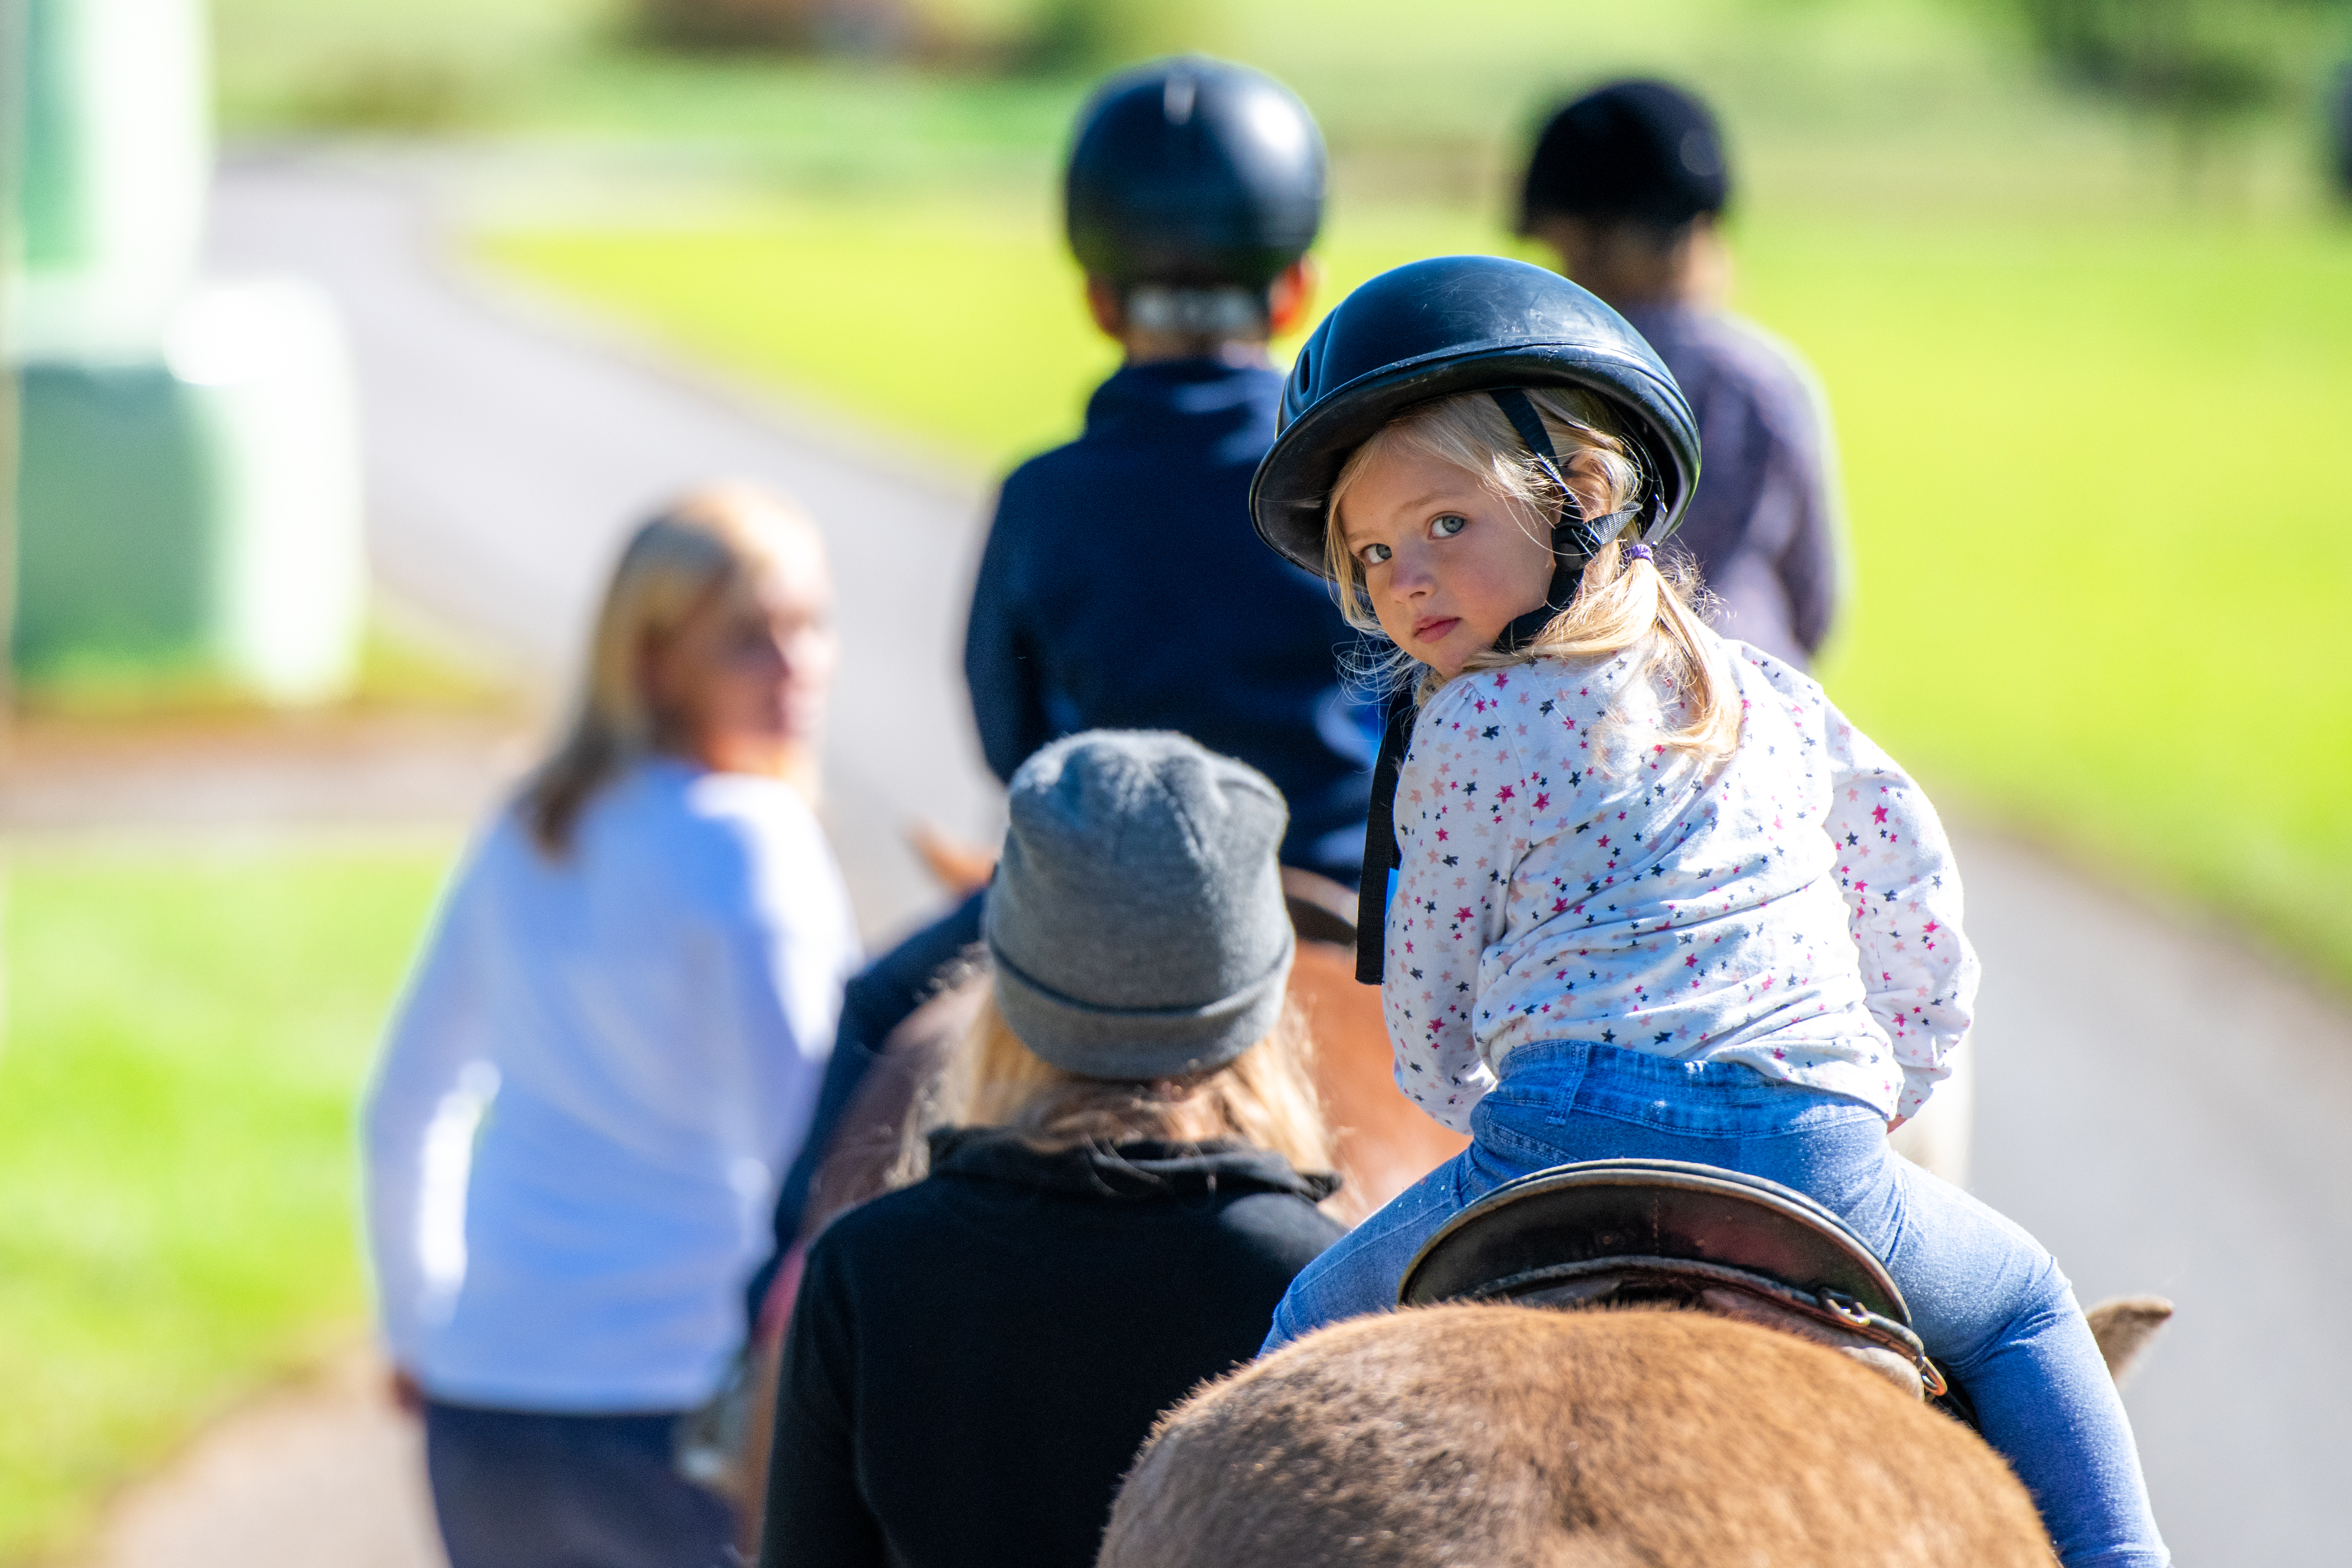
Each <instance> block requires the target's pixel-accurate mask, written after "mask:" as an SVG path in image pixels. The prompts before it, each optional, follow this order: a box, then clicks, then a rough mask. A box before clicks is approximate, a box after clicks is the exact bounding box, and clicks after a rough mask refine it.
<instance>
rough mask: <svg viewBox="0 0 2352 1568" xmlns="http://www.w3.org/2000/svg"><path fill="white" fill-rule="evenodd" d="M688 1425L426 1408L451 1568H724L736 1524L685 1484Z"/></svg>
mask: <svg viewBox="0 0 2352 1568" xmlns="http://www.w3.org/2000/svg"><path fill="white" fill-rule="evenodd" d="M678 1420H679V1417H678V1416H677V1415H543V1414H541V1413H540V1412H537V1411H530V1410H480V1409H476V1408H473V1407H471V1406H468V1405H444V1404H441V1403H440V1402H439V1401H437V1400H432V1401H427V1402H426V1404H425V1474H426V1476H427V1477H428V1478H429V1479H431V1481H432V1483H433V1511H434V1513H435V1515H436V1518H437V1520H438V1521H439V1523H440V1526H441V1541H442V1544H443V1545H444V1546H445V1547H446V1548H447V1550H448V1553H449V1563H450V1568H724V1565H725V1564H729V1563H737V1562H740V1558H739V1557H737V1555H736V1553H735V1514H734V1510H732V1509H730V1508H729V1507H728V1506H727V1504H726V1503H725V1502H723V1501H721V1500H719V1498H718V1497H717V1496H716V1495H714V1494H713V1493H710V1492H708V1491H705V1490H704V1489H702V1488H700V1487H698V1486H696V1485H695V1484H694V1483H693V1482H691V1481H689V1480H688V1479H686V1478H685V1477H684V1476H681V1475H679V1474H678V1473H677V1467H676V1466H675V1465H674V1464H673V1463H672V1461H671V1442H672V1436H673V1434H674V1433H675V1432H676V1431H677V1423H678Z"/></svg>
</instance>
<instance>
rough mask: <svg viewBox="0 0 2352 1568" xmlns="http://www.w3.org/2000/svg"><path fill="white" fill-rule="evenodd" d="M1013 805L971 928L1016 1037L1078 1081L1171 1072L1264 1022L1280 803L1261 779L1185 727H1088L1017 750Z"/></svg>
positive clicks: (1281, 941)
mask: <svg viewBox="0 0 2352 1568" xmlns="http://www.w3.org/2000/svg"><path fill="white" fill-rule="evenodd" d="M1010 805H1011V811H1012V819H1013V820H1012V826H1010V827H1009V828H1007V829H1006V831H1005V835H1004V855H1003V858H1002V859H1001V860H1000V861H998V863H997V868H996V880H995V881H994V882H992V884H990V886H989V889H988V909H987V915H986V918H985V922H984V926H983V929H984V931H985V932H986V935H987V938H988V951H989V955H990V957H992V959H993V960H994V961H995V967H996V1005H997V1006H998V1007H999V1008H1000V1009H1002V1010H1003V1014H1004V1021H1005V1022H1006V1023H1007V1024H1008V1025H1010V1026H1012V1028H1013V1033H1014V1034H1015V1035H1017V1036H1019V1037H1020V1038H1021V1042H1022V1043H1023V1044H1024V1045H1025V1046H1027V1047H1029V1048H1030V1049H1031V1050H1033V1051H1034V1052H1036V1053H1037V1055H1039V1056H1041V1057H1043V1058H1045V1060H1047V1061H1048V1062H1051V1063H1052V1064H1053V1065H1054V1066H1055V1067H1057V1068H1062V1069H1063V1070H1064V1071H1065V1072H1073V1073H1076V1074H1077V1075H1078V1076H1080V1077H1081V1078H1094V1079H1154V1078H1171V1077H1176V1076H1178V1075H1181V1074H1185V1073H1192V1072H1201V1071H1205V1070H1206V1069H1208V1068H1214V1067H1220V1066H1222V1065H1223V1064H1224V1063H1226V1062H1229V1061H1231V1060H1233V1059H1234V1058H1235V1057H1237V1056H1239V1055H1241V1054H1242V1053H1243V1052H1244V1051H1245V1050H1247V1049H1249V1047H1252V1046H1254V1045H1255V1044H1256V1043H1257V1042H1258V1041H1260V1040H1262V1039H1264V1038H1265V1037H1266V1035H1267V1034H1269V1033H1270V1032H1271V1031H1272V1030H1273V1028H1274V1021H1275V1019H1276V1016H1278V1015H1279V1014H1280V1013H1281V1011H1282V998H1283V984H1284V982H1285V981H1286V979H1288V977H1289V974H1290V957H1291V952H1292V947H1293V939H1292V937H1291V929H1290V919H1289V915H1288V913H1287V911H1286V909H1285V906H1284V904H1283V900H1282V874H1281V871H1280V868H1278V867H1277V866H1276V862H1275V848H1276V846H1277V845H1279V844H1280V843H1281V842H1282V833H1283V827H1284V826H1285V824H1286V821H1287V819H1288V817H1289V811H1288V809H1287V808H1286V806H1285V805H1283V801H1282V793H1281V792H1280V791H1279V790H1277V789H1276V788H1275V787H1274V785H1273V784H1269V783H1268V782H1266V779H1265V775H1263V774H1261V773H1258V772H1257V771H1256V770H1255V769H1254V768H1250V767H1246V766H1244V764H1242V763H1237V762H1234V760H1233V759H1232V758H1230V757H1221V756H1218V755H1217V754H1216V753H1215V752H1211V751H1208V750H1206V749H1204V748H1203V747H1202V746H1201V745H1200V744H1198V743H1197V742H1192V741H1190V740H1187V739H1186V738H1185V737H1183V736H1181V735H1175V734H1167V733H1161V732H1158V731H1139V730H1095V731H1088V732H1087V733H1086V734H1083V735H1072V736H1070V737H1068V738H1067V739H1066V740H1062V741H1056V742H1055V743H1054V744H1052V745H1050V746H1047V747H1046V748H1045V750H1043V751H1041V752H1038V753H1037V754H1036V755H1034V756H1033V757H1031V758H1030V759H1029V760H1028V761H1027V762H1026V763H1023V764H1022V766H1021V771H1020V772H1019V773H1014V774H1013V788H1012V798H1011V801H1010Z"/></svg>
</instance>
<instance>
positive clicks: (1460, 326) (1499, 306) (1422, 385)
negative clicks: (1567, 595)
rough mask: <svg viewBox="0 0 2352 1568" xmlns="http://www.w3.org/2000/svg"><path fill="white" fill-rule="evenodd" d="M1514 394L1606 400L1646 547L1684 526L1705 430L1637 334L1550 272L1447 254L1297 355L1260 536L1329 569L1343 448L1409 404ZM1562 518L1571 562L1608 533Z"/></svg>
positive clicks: (1261, 476) (1262, 478)
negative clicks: (1625, 457) (1627, 451)
mask: <svg viewBox="0 0 2352 1568" xmlns="http://www.w3.org/2000/svg"><path fill="white" fill-rule="evenodd" d="M1515 387H1516V388H1530V387H1571V388H1574V389H1577V390H1579V391H1582V392H1587V393H1591V394H1592V395H1595V396H1598V397H1600V398H1601V399H1602V400H1603V401H1605V402H1606V403H1607V404H1608V405H1610V407H1611V408H1612V410H1614V411H1615V412H1616V414H1617V415H1618V416H1619V420H1620V422H1621V423H1622V426H1623V427H1624V430H1625V432H1626V434H1627V435H1628V436H1630V437H1632V439H1633V445H1634V446H1635V447H1637V448H1638V450H1639V455H1640V458H1641V468H1642V493H1641V495H1640V496H1639V497H1638V498H1637V499H1636V500H1635V502H1634V507H1635V510H1636V515H1638V516H1640V517H1641V518H1642V519H1643V530H1642V539H1643V542H1644V543H1653V544H1654V543H1655V542H1658V541H1659V540H1662V539H1664V538H1665V537H1666V535H1668V534H1670V533H1672V532H1673V531H1675V525H1676V524H1677V523H1679V522H1680V521H1682V514H1683V509H1684V507H1685V506H1686V505H1687V504H1688V503H1689V501H1690V496H1691V491H1692V489H1694V488H1695V487H1696V485H1697V483H1698V425H1697V423H1696V421H1695V420H1694V419H1693V418H1692V417H1691V411H1690V405H1689V404H1688V403H1686V402H1685V401H1684V399H1683V394H1682V389H1681V388H1680V387H1678V386H1676V385H1675V378H1674V375H1673V374H1672V373H1670V372H1669V371H1668V370H1667V369H1666V367H1665V364H1664V362H1663V361H1661V360H1660V359H1659V358H1658V356H1657V354H1656V353H1654V351H1653V350H1652V349H1651V347H1650V345H1649V344H1648V343H1647V342H1644V341H1643V337H1642V334H1641V333H1639V332H1637V331H1634V330H1633V327H1632V326H1631V325H1629V324H1628V323H1627V322H1626V321H1625V318H1624V317H1622V316H1620V315H1619V314H1618V313H1617V312H1616V311H1614V310H1611V309H1610V308H1609V307H1608V306H1606V305H1604V304H1602V303H1601V301H1600V300H1597V299H1595V298H1594V297H1593V296H1592V295H1591V294H1589V293H1587V292H1586V291H1585V290H1583V289H1580V288H1578V287H1577V286H1576V285H1575V284H1573V283H1571V282H1570V281H1569V280H1568V279H1565V278H1562V277H1561V276H1559V274H1558V273H1556V272H1548V271H1546V270H1545V269H1544V268H1540V267H1532V266H1529V265H1528V263H1526V262H1524V261H1512V260H1509V259H1507V258H1504V257H1499V256H1441V257H1438V258H1434V259H1432V260H1428V261H1416V262H1412V264H1410V265H1408V266H1404V267H1399V268H1394V269H1392V270H1391V271H1387V272H1383V273H1381V275H1380V276H1379V277H1377V278H1375V279H1372V280H1371V281H1370V282H1369V283H1366V284H1365V285H1363V286H1362V287H1361V288H1360V289H1357V290H1356V291H1355V292H1354V293H1352V294H1350V295H1349V296H1348V297H1347V298H1346V299H1345V300H1341V301H1339V307H1338V308H1337V309H1336V310H1333V311H1332V312H1331V313H1330V314H1329V315H1328V316H1326V317H1324V318H1323V323H1322V325H1320V326H1318V327H1317V328H1316V329H1315V331H1314V334H1313V335H1312V336H1310V337H1309V338H1308V339H1307V343H1306V346H1305V347H1303V348H1301V349H1300V350H1299V351H1298V361H1297V364H1295V365H1294V366H1293V367H1292V368H1291V373H1290V379H1289V381H1288V383H1287V384H1286V385H1285V386H1284V388H1283V393H1282V414H1281V426H1282V434H1281V435H1280V436H1279V437H1276V440H1275V443H1274V449H1273V450H1272V451H1270V452H1268V453H1266V455H1265V461H1264V462H1262V463H1260V464H1259V465H1258V468H1257V477H1256V478H1255V479H1254V480H1252V481H1251V484H1250V515H1251V518H1252V520H1253V521H1255V523H1256V525H1257V531H1258V537H1259V538H1261V539H1263V540H1265V542H1266V543H1268V544H1270V545H1272V546H1273V547H1274V549H1275V550H1276V552H1278V553H1280V554H1281V555H1283V556H1284V557H1286V559H1288V560H1290V561H1293V562H1295V563H1297V564H1298V565H1300V566H1303V567H1305V568H1306V569H1307V570H1308V571H1309V572H1312V573H1314V574H1316V575H1318V576H1320V577H1328V576H1329V575H1330V568H1329V567H1328V565H1327V564H1326V563H1325V560H1324V552H1323V533H1324V527H1325V521H1326V518H1327V517H1328V513H1329V510H1330V499H1331V486H1332V483H1333V481H1335V480H1336V479H1339V470H1340V468H1342V467H1344V466H1345V465H1346V463H1347V461H1348V458H1349V455H1350V454H1351V453H1353V452H1354V451H1355V449H1356V448H1357V447H1360V446H1362V445H1363V444H1364V442H1365V441H1366V440H1368V439H1369V438H1370V437H1371V436H1372V435H1373V434H1374V433H1375V432H1377V431H1378V430H1379V429H1380V428H1381V426H1383V425H1385V424H1387V423H1388V422H1389V421H1390V420H1391V418H1393V417H1395V416H1397V415H1399V414H1401V413H1402V412H1404V411H1405V410H1406V409H1407V408H1410V407H1412V405H1414V404H1417V403H1426V402H1429V401H1430V400H1431V399H1433V398H1439V397H1445V396H1449V395H1453V394H1455V393H1463V392H1507V391H1509V390H1510V389H1512V388H1515ZM1521 406H1522V407H1524V406H1525V405H1524V404H1522V405H1521ZM1514 423H1517V418H1516V416H1515V418H1514ZM1538 455H1539V456H1544V457H1549V452H1548V451H1544V452H1539V453H1538ZM1562 521H1563V523H1564V524H1566V525H1567V528H1566V530H1565V531H1567V532H1568V533H1569V535H1570V536H1569V537H1565V538H1562V539H1560V540H1559V541H1558V547H1559V550H1560V552H1561V554H1562V555H1563V557H1570V556H1581V555H1582V554H1584V553H1587V552H1589V551H1590V550H1591V548H1593V547H1595V546H1597V545H1599V544H1601V543H1602V542H1605V541H1603V540H1598V539H1590V538H1581V537H1577V536H1576V532H1577V531H1576V530H1575V529H1574V523H1575V521H1579V520H1574V519H1570V518H1563V520H1562ZM1616 531H1617V530H1616V529H1615V528H1612V529H1611V530H1610V532H1611V533H1612V534H1614V533H1615V532H1616Z"/></svg>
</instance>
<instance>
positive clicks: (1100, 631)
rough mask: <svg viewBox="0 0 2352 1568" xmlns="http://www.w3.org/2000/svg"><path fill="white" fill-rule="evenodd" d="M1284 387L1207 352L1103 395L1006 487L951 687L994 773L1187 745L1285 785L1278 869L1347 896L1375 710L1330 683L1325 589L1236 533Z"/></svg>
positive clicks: (1158, 367)
mask: <svg viewBox="0 0 2352 1568" xmlns="http://www.w3.org/2000/svg"><path fill="white" fill-rule="evenodd" d="M1282 382H1283V377H1282V374H1281V373H1280V372H1279V371H1276V370H1275V369H1274V368H1273V367H1272V366H1270V365H1255V366H1251V365H1232V364H1225V363H1220V362H1218V361H1214V360H1188V361H1183V362H1181V363H1162V364H1146V365H1129V366H1128V367H1127V368H1126V369H1124V370H1121V371H1119V372H1118V374H1115V375H1113V376H1112V377H1111V378H1110V379H1109V380H1108V381H1106V382H1104V383H1103V384H1102V385H1101V386H1100V387H1099V388H1097V390H1096V392H1095V395H1094V397H1093V400H1092V401H1091V402H1089V403H1088V404H1087V426H1086V433H1085V434H1084V435H1082V436H1080V437H1078V439H1076V441H1073V442H1071V443H1070V444H1069V445H1067V446H1066V447H1055V449H1054V450H1053V451H1050V452H1047V453H1045V454H1044V455H1043V456H1041V457H1038V458H1032V459H1031V460H1030V461H1028V462H1026V463H1024V464H1023V465H1022V466H1021V467H1020V468H1017V469H1015V470H1014V471H1013V475H1012V477H1011V478H1009V479H1006V480H1005V481H1004V490H1003V495H1001V496H1000V497H999V498H998V500H997V503H996V520H995V521H994V522H993V523H992V525H991V526H990V528H989V531H988V547H987V549H986V550H985V551H984V552H982V556H981V563H980V580H979V582H978V584H977V585H976V586H975V587H974V589H973V591H972V600H971V626H970V627H969V629H968V631H967V633H966V637H965V642H964V676H965V679H967V680H969V681H970V683H971V707H972V717H973V719H974V720H975V721H977V722H978V724H979V727H980V742H981V749H982V751H983V752H985V753H986V754H987V757H988V765H989V766H990V767H991V768H992V769H994V770H995V772H996V776H997V777H999V778H1001V779H1006V780H1010V779H1011V778H1012V777H1013V770H1014V769H1016V768H1018V767H1019V766H1020V765H1021V764H1022V763H1024V762H1026V761H1027V760H1028V758H1029V755H1030V753H1031V752H1034V751H1036V750H1037V748H1039V747H1040V746H1043V745H1044V744H1045V743H1046V742H1048V741H1051V740H1054V739H1055V738H1056V737H1058V736H1062V735H1068V734H1073V733H1076V731H1080V730H1095V729H1106V730H1175V731H1181V732H1182V733H1184V734H1187V735H1190V736H1192V739H1194V740H1196V741H1198V742H1201V744H1202V745H1204V746H1206V747H1208V748H1209V749H1210V750H1211V751H1213V752H1224V753H1225V754H1226V755H1228V756H1234V757H1239V758H1240V759H1241V760H1242V761H1244V762H1245V763H1249V764H1250V765H1251V766H1252V767H1254V768H1255V769H1257V770H1258V771H1259V772H1260V773H1264V774H1265V776H1266V777H1267V778H1269V779H1272V780H1273V781H1274V784H1275V787H1276V789H1279V790H1280V791H1282V795H1283V798H1284V799H1285V800H1286V801H1288V802H1289V803H1290V828H1289V832H1288V833H1287V835H1286V837H1284V839H1283V842H1282V862H1283V864H1284V865H1286V866H1301V867H1305V868H1307V869H1308V870H1310V871H1320V872H1321V873H1323V874H1324V875H1325V876H1327V877H1332V878H1335V879H1338V880H1339V881H1341V882H1344V883H1347V884H1349V885H1351V886H1352V885H1353V884H1354V882H1355V880H1356V869H1357V867H1358V865H1359V864H1360V860H1361V858H1362V855H1363V847H1364V803H1365V801H1366V800H1367V799H1369V798H1370V793H1371V785H1372V758H1373V753H1374V752H1375V751H1376V750H1377V749H1378V747H1379V745H1380V723H1381V713H1380V710H1379V707H1378V705H1377V704H1376V703H1373V702H1370V701H1367V700H1360V699H1358V698H1356V697H1352V696H1350V695H1349V692H1348V691H1347V690H1346V689H1344V688H1343V686H1342V684H1341V681H1340V678H1339V656H1340V652H1341V650H1342V649H1344V648H1347V647H1352V646H1353V645H1354V643H1355V642H1356V640H1357V638H1356V633H1355V631H1354V629H1353V628H1352V627H1350V626H1349V625H1348V623H1347V621H1346V620H1345V618H1343V617H1342V616H1340V614H1339V605H1336V604H1335V603H1333V602H1332V598H1331V593H1330V590H1329V589H1328V588H1327V587H1326V586H1325V585H1324V584H1323V583H1322V581H1321V580H1320V579H1318V578H1317V577H1315V576H1314V575H1312V574H1309V573H1306V572H1302V571H1300V570H1299V569H1298V568H1297V567H1296V566H1293V565H1291V564H1290V563H1288V562H1286V561H1285V560H1283V559H1282V557H1280V556H1278V555H1276V553H1275V552H1273V551H1271V550H1268V549H1267V548H1266V547H1265V545H1264V544H1263V543H1261V542H1259V540H1258V537H1257V533H1256V531H1255V530H1254V529H1253V528H1252V527H1251V526H1250V515H1249V484H1250V477H1251V475H1253V474H1255V472H1256V471H1257V463H1258V459H1259V458H1263V457H1265V451H1266V448H1267V447H1271V446H1272V445H1274V422H1275V413H1276V409H1278V408H1279V407H1280V406H1281V403H1282Z"/></svg>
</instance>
